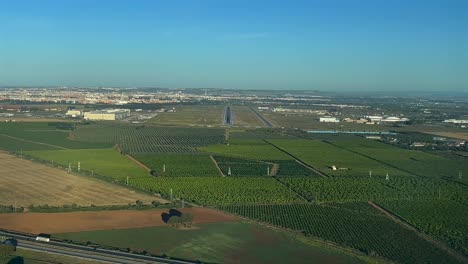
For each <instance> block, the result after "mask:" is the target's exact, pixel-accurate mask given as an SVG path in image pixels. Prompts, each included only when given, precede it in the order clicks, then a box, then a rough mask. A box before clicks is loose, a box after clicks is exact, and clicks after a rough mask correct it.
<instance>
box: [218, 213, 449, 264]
mask: <svg viewBox="0 0 468 264" xmlns="http://www.w3.org/2000/svg"><path fill="white" fill-rule="evenodd" d="M222 208H223V209H224V210H227V211H229V212H232V213H235V214H239V215H241V216H245V217H249V218H253V219H257V220H259V221H263V222H267V223H273V224H275V225H278V226H282V227H285V228H291V229H294V230H297V231H300V232H302V233H303V234H305V235H306V236H312V237H319V238H322V239H326V240H328V241H333V242H335V243H338V244H341V245H345V246H348V247H351V248H359V249H360V250H361V251H364V252H366V253H367V254H369V255H372V256H381V257H384V258H386V259H392V260H396V261H398V262H401V263H447V262H456V260H455V259H453V258H452V257H451V256H450V255H449V254H448V253H446V252H444V251H443V250H441V249H439V248H437V247H435V246H434V245H432V244H431V243H429V242H427V241H425V240H424V239H422V238H421V237H419V236H418V235H416V234H415V233H414V232H412V231H410V230H408V229H406V228H403V227H402V226H400V225H398V224H397V223H395V222H393V221H392V220H390V219H388V218H387V217H386V216H383V215H378V214H376V213H365V212H364V211H362V210H361V211H353V210H346V209H343V208H337V207H329V206H320V205H314V204H303V205H240V206H226V207H222ZM369 210H371V209H369ZM305 215H307V217H304V216H305ZM384 241H398V243H385V242H384Z"/></svg>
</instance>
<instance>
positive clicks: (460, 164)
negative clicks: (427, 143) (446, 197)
mask: <svg viewBox="0 0 468 264" xmlns="http://www.w3.org/2000/svg"><path fill="white" fill-rule="evenodd" d="M331 142H332V143H333V144H335V145H337V146H340V147H342V148H345V149H348V150H352V151H354V152H357V153H360V154H362V155H365V156H369V157H372V158H374V159H376V160H379V161H380V162H382V163H386V164H389V165H391V166H392V167H396V168H399V169H401V170H403V171H407V172H409V173H412V174H415V175H419V176H423V177H444V178H448V179H452V180H462V181H464V182H467V180H466V179H465V180H464V179H458V177H459V174H460V173H461V174H462V175H468V163H467V162H464V161H462V160H454V159H448V158H444V157H441V156H438V155H434V154H429V153H426V152H422V151H417V150H406V149H402V148H399V147H396V146H391V145H388V144H384V143H380V142H377V141H373V140H366V139H363V138H361V137H352V138H346V140H339V139H335V140H331ZM465 178H466V177H465Z"/></svg>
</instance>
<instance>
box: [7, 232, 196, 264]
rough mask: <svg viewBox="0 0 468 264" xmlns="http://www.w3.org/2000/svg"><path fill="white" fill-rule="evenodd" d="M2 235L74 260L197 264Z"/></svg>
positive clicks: (121, 263)
mask: <svg viewBox="0 0 468 264" xmlns="http://www.w3.org/2000/svg"><path fill="white" fill-rule="evenodd" d="M0 235H4V236H8V237H12V238H14V239H16V240H17V241H18V248H21V249H26V250H34V251H40V252H46V253H51V254H58V255H64V256H69V257H74V258H80V259H86V260H92V261H98V262H102V263H116V264H143V263H148V264H159V263H163V264H193V263H197V262H190V261H182V260H174V259H165V258H160V257H152V256H144V255H139V254H134V253H129V252H122V251H118V250H108V249H100V248H94V247H87V246H81V245H75V244H70V243H65V242H61V241H57V240H51V241H50V242H39V241H36V240H35V236H33V235H25V234H19V233H16V232H10V231H2V230H0Z"/></svg>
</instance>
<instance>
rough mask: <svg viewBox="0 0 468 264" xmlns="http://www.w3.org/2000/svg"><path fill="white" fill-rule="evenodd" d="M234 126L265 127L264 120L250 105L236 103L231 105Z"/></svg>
mask: <svg viewBox="0 0 468 264" xmlns="http://www.w3.org/2000/svg"><path fill="white" fill-rule="evenodd" d="M231 109H232V112H233V117H234V126H245V127H264V126H265V124H263V122H262V120H260V119H259V118H258V117H257V115H256V114H255V113H254V112H253V111H252V110H251V109H250V108H249V107H248V106H240V105H234V106H231Z"/></svg>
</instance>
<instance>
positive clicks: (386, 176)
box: [385, 171, 390, 181]
mask: <svg viewBox="0 0 468 264" xmlns="http://www.w3.org/2000/svg"><path fill="white" fill-rule="evenodd" d="M385 180H387V181H388V180H390V176H389V175H388V171H387V175H385Z"/></svg>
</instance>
